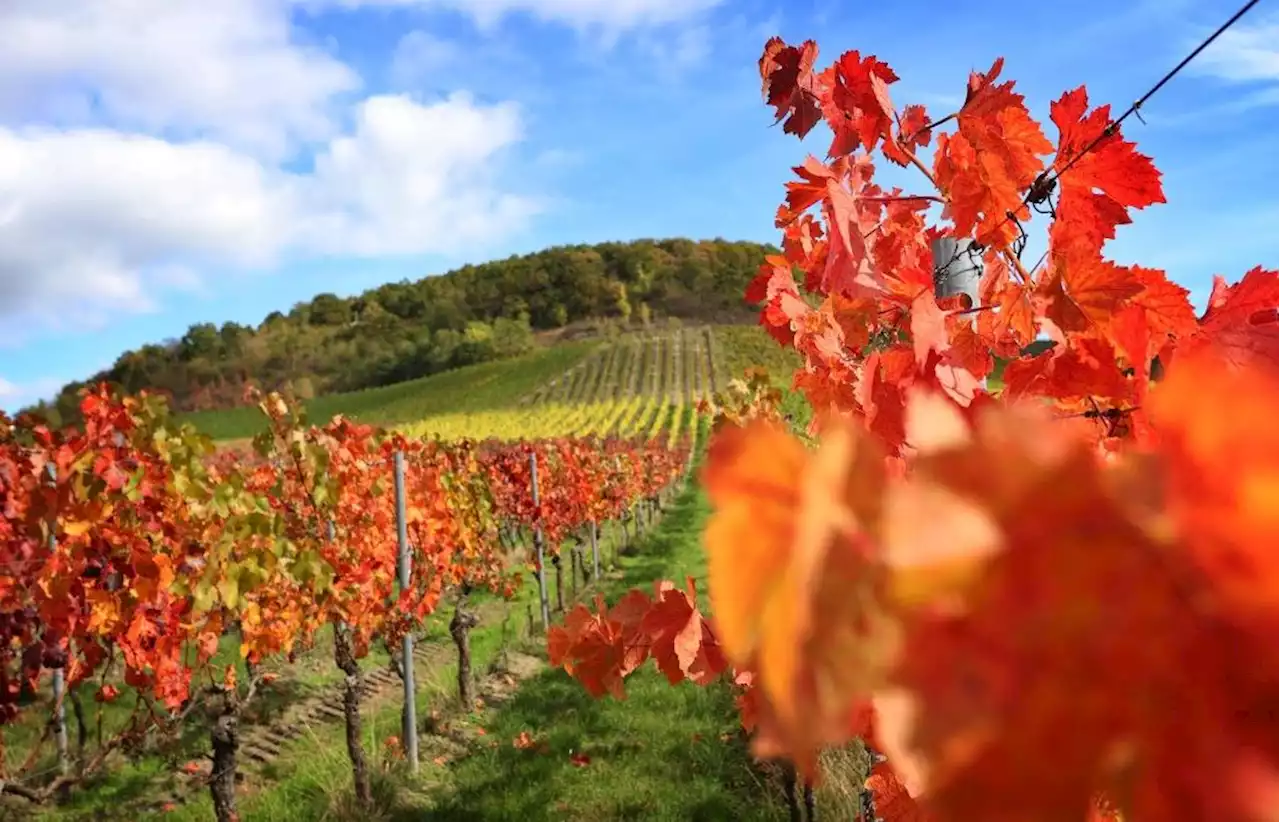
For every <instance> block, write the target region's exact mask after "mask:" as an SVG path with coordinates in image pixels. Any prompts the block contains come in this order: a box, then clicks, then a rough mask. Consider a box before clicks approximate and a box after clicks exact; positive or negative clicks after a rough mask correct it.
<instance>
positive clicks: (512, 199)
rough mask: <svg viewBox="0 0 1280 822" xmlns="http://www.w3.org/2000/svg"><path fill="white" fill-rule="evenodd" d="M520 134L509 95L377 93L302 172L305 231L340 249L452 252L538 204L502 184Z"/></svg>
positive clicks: (317, 244)
mask: <svg viewBox="0 0 1280 822" xmlns="http://www.w3.org/2000/svg"><path fill="white" fill-rule="evenodd" d="M520 137H521V127H520V115H519V111H518V110H517V109H516V107H515V106H514V105H513V104H510V103H500V104H497V105H492V106H481V105H478V104H477V103H475V102H474V101H473V100H472V99H471V98H470V97H469V96H468V95H465V94H455V95H452V96H450V97H449V98H448V99H446V100H443V101H441V102H439V103H435V104H433V105H430V106H422V105H419V104H417V103H415V102H413V101H412V100H411V99H410V98H408V97H405V96H383V97H374V98H371V99H369V100H367V101H365V102H364V103H363V104H362V105H361V106H360V110H359V113H358V115H357V117H356V128H355V131H354V133H353V134H352V135H351V136H349V137H343V138H340V139H338V140H335V141H333V142H332V143H331V144H330V145H329V146H328V148H326V149H325V150H324V151H323V152H321V153H319V154H318V155H317V156H316V159H315V172H314V174H313V175H311V176H309V177H307V178H304V179H301V180H299V184H300V185H299V189H298V190H299V192H300V194H301V196H302V199H303V203H304V206H305V213H304V214H303V215H302V219H301V220H300V224H299V226H298V229H299V231H300V236H299V241H300V242H301V243H302V245H303V246H304V247H306V248H309V249H312V250H315V251H321V252H325V253H338V254H344V253H345V254H361V255H377V254H410V253H421V252H425V251H444V252H448V251H453V250H456V249H459V248H460V247H462V246H463V245H465V244H468V243H474V242H480V241H483V240H484V239H486V238H487V237H489V236H491V235H494V234H498V233H503V232H505V231H506V230H509V229H510V228H511V227H513V226H518V225H520V224H522V223H523V222H524V221H525V220H526V219H527V218H529V217H531V216H532V215H533V214H534V213H535V212H536V211H537V204H536V203H535V202H534V201H533V200H531V199H529V198H526V197H521V196H518V195H514V194H507V193H504V192H503V191H502V190H501V188H500V179H501V178H500V176H499V169H498V167H497V166H496V165H495V160H497V159H499V158H500V156H501V154H502V152H503V151H504V150H505V149H506V148H507V147H509V146H511V145H514V144H515V143H516V142H517V141H519V139H520Z"/></svg>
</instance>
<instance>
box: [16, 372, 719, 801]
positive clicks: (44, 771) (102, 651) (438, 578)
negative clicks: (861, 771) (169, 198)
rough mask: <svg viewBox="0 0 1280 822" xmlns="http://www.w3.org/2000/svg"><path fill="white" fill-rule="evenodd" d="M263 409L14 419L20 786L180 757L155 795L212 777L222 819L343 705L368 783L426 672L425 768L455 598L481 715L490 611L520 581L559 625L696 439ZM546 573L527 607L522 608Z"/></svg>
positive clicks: (102, 404)
mask: <svg viewBox="0 0 1280 822" xmlns="http://www.w3.org/2000/svg"><path fill="white" fill-rule="evenodd" d="M259 405H260V413H263V415H264V418H265V420H266V422H267V425H268V428H269V431H268V432H267V433H266V434H264V435H262V436H260V437H259V438H258V440H257V441H256V442H255V453H254V454H253V455H247V454H245V453H243V452H239V451H216V450H215V449H214V448H213V445H212V443H211V442H210V441H209V440H208V438H207V437H204V436H202V435H199V434H197V433H196V432H195V431H194V429H192V428H191V427H190V426H188V425H179V424H177V423H175V422H174V421H173V420H172V419H171V418H170V417H169V416H168V414H167V412H166V410H165V408H164V405H163V403H161V402H157V401H155V400H154V399H152V398H145V397H143V398H127V399H120V398H118V397H115V396H113V395H111V394H110V393H109V392H108V391H106V390H105V389H99V390H98V391H96V392H93V393H90V394H88V395H87V396H86V397H85V399H84V401H83V404H82V411H83V413H84V415H85V420H86V425H85V429H84V431H80V432H75V431H72V430H68V431H66V432H53V431H50V430H48V429H46V428H44V427H43V426H41V425H39V424H33V423H30V422H24V421H21V420H20V421H18V422H17V423H16V424H14V423H11V422H9V421H7V420H0V494H2V496H0V501H2V502H3V510H4V511H5V519H4V520H3V525H4V532H3V533H2V534H0V537H2V539H3V545H4V546H5V556H4V563H3V566H0V605H2V613H3V616H4V622H3V630H4V632H5V639H6V642H5V645H4V648H3V651H2V653H3V659H0V678H2V683H0V684H3V686H4V687H3V691H0V708H2V709H3V716H4V720H5V721H4V748H3V750H4V752H5V763H6V774H5V779H4V780H3V782H2V783H0V786H2V790H3V793H4V795H5V798H6V800H8V799H11V798H14V797H18V798H20V801H22V802H25V803H32V804H33V805H34V806H40V805H43V804H47V803H49V802H50V801H52V800H59V801H60V804H61V805H62V806H63V807H70V808H74V807H75V805H76V803H77V801H78V798H77V796H76V794H77V792H78V791H79V792H82V793H84V794H85V795H86V796H89V797H91V796H92V791H91V790H90V789H89V788H86V787H85V786H89V785H92V784H93V782H94V781H95V780H99V779H101V778H103V777H104V775H105V774H107V773H109V772H110V771H111V770H112V769H113V768H115V769H120V768H124V769H127V770H130V771H131V772H132V773H133V775H134V777H135V778H137V779H145V776H144V775H146V774H150V775H151V776H152V777H157V776H159V777H161V778H158V779H154V780H153V781H154V784H152V785H151V790H150V791H149V793H151V794H152V797H151V800H150V802H149V805H150V807H151V808H152V809H153V810H162V811H165V812H169V813H173V812H177V811H178V810H179V808H180V806H181V805H182V804H184V802H185V801H186V800H188V799H189V798H190V797H191V795H192V794H193V793H196V794H199V793H200V791H197V790H194V789H195V788H196V786H199V785H201V784H206V783H207V785H208V788H207V790H206V791H204V793H205V794H207V797H208V800H209V801H211V803H212V806H213V810H214V813H215V815H216V816H217V817H218V818H219V819H233V818H237V816H238V811H237V808H236V802H237V797H236V784H237V780H238V779H239V778H240V776H242V775H243V774H242V773H241V770H242V768H245V767H247V768H248V769H250V770H252V769H255V768H257V769H260V768H262V767H264V766H269V765H270V764H271V762H272V760H273V759H274V758H275V757H276V756H277V755H279V754H280V753H281V752H282V750H283V749H284V748H286V747H288V745H289V744H290V743H291V742H292V741H293V740H295V739H296V738H297V737H298V736H299V734H300V733H301V732H302V730H303V729H304V728H306V727H309V726H313V725H315V724H316V723H318V722H323V721H324V720H325V719H326V718H329V719H330V720H334V721H337V722H340V723H344V724H345V726H346V728H347V735H348V740H349V743H348V751H349V755H350V774H351V777H350V778H351V779H352V780H353V782H352V784H353V786H354V787H353V789H352V790H353V795H354V796H355V798H356V801H358V802H364V803H367V802H368V801H369V800H370V798H371V794H370V791H371V790H372V788H371V787H370V774H371V771H372V770H373V766H372V765H371V764H370V762H371V760H370V757H371V756H373V755H374V754H373V753H371V752H370V753H366V751H365V749H364V745H363V739H364V735H365V731H364V730H363V728H362V716H361V709H360V704H361V702H362V701H363V700H369V699H371V698H376V697H378V696H379V695H383V696H385V694H386V693H387V692H388V691H391V692H394V691H395V690H397V686H398V687H399V688H400V689H401V690H403V692H404V693H405V694H406V696H405V699H404V702H403V708H402V710H403V711H404V712H405V714H404V715H405V716H406V717H407V718H406V719H405V722H404V725H403V730H402V732H401V734H400V735H396V734H391V735H389V736H387V737H386V738H385V741H386V743H387V745H389V746H390V747H389V748H387V750H390V751H391V752H392V753H393V754H395V756H394V757H393V758H394V759H397V760H399V759H404V758H407V759H408V761H410V762H411V763H413V764H415V765H416V764H417V759H418V752H417V742H416V738H417V732H418V729H419V723H418V722H417V721H416V719H415V718H414V717H415V713H416V710H417V704H418V694H417V692H416V690H415V685H414V681H415V674H417V675H423V674H425V675H427V676H437V675H438V673H439V671H438V669H439V668H440V667H441V663H442V662H443V661H447V660H446V659H445V658H444V656H443V654H442V652H441V650H440V649H439V648H438V647H434V646H431V645H430V643H428V644H425V645H416V644H415V642H416V641H421V640H423V639H428V638H429V635H430V633H431V619H432V618H433V617H434V615H435V614H436V612H437V611H440V612H441V613H442V614H443V613H444V612H445V611H446V609H447V611H448V614H449V619H448V624H447V632H448V636H449V638H450V639H451V641H452V643H453V645H454V646H455V656H454V659H453V661H452V665H453V667H454V669H455V671H456V680H457V681H456V694H455V697H454V702H455V703H456V704H458V705H460V706H463V709H464V710H463V712H464V713H467V712H469V710H470V709H471V708H472V706H473V705H474V704H476V700H477V698H478V697H477V694H476V687H477V681H478V680H479V679H480V677H479V676H477V675H476V674H475V673H474V672H473V671H472V667H471V666H472V664H473V663H472V660H471V649H470V634H471V632H472V630H474V629H476V628H477V626H478V625H479V624H480V621H481V619H482V617H484V616H489V617H493V616H494V615H495V614H496V613H497V611H495V608H496V607H498V603H503V605H502V606H501V608H500V610H501V611H502V612H503V614H504V616H503V619H502V632H503V640H504V645H505V644H506V642H507V641H508V640H510V639H516V638H519V637H520V636H527V635H528V634H529V633H530V631H532V630H535V629H536V630H538V631H543V630H545V629H546V628H547V627H548V619H549V618H550V614H552V613H555V612H560V611H563V610H564V609H565V607H566V598H569V599H570V600H571V599H572V597H574V596H576V595H577V594H578V592H579V589H580V588H583V590H585V586H587V585H590V584H591V583H599V582H600V580H601V574H602V572H604V571H607V570H608V569H609V568H611V567H613V566H615V565H616V564H617V563H618V561H619V554H620V552H621V551H623V550H625V549H626V546H627V545H628V544H630V543H631V542H633V541H634V540H636V539H637V538H638V536H639V533H640V531H641V530H643V529H645V528H647V527H649V526H651V525H652V523H653V521H654V519H655V518H656V516H657V513H658V511H659V508H660V505H661V502H662V500H664V499H666V498H668V497H669V495H670V494H671V493H672V491H673V490H674V489H675V487H676V486H675V483H677V482H678V481H679V480H680V478H682V477H683V476H684V474H685V471H686V469H687V467H688V462H689V458H690V453H691V452H690V447H691V442H690V440H689V438H684V439H679V440H676V441H674V442H672V440H671V438H670V437H669V436H664V437H663V438H661V439H652V440H645V439H621V438H610V439H597V438H585V439H584V438H556V439H548V440H525V441H523V442H520V443H518V444H514V445H503V444H501V443H499V442H498V441H496V440H486V441H475V440H470V439H468V440H459V441H450V442H446V441H442V440H438V439H412V438H407V437H405V436H404V435H401V434H392V433H389V432H384V431H380V430H378V429H375V428H373V427H371V426H367V425H361V424H357V423H352V422H350V421H348V420H345V419H342V418H336V419H334V420H333V421H331V422H329V423H327V424H325V425H323V426H315V425H309V424H308V423H307V422H306V421H305V418H304V417H303V416H302V415H301V414H300V411H299V409H298V408H297V407H296V406H291V405H290V404H289V403H287V402H286V401H285V400H283V399H282V398H280V397H279V396H276V395H270V396H267V397H263V398H262V399H261V402H260V404H259ZM673 407H674V406H673ZM688 429H689V433H690V434H691V435H692V433H693V432H694V431H696V427H694V426H692V425H690V426H689V427H688ZM534 583H536V585H535V584H534ZM531 586H532V589H531ZM531 590H532V596H533V601H531V602H530V603H529V604H530V607H529V609H528V616H527V617H526V615H525V614H524V613H523V612H521V611H520V610H519V609H518V608H513V606H514V605H515V604H517V603H519V602H520V601H522V600H523V598H527V597H529V596H530V595H531ZM486 592H487V595H486ZM326 657H328V658H329V660H330V662H329V663H328V671H327V672H323V673H322V672H321V669H322V668H324V667H326V666H325V665H324V659H325V658H326ZM361 660H363V665H362V662H361ZM405 660H413V661H416V662H417V663H418V664H417V665H412V664H411V665H407V666H406V665H405V662H404V661H405ZM421 669H425V670H421ZM69 709H70V710H69ZM350 740H356V742H354V743H351V742H350ZM384 747H386V746H384ZM201 750H203V754H202V753H201ZM184 759H185V761H183V760H184ZM163 763H168V766H167V769H166V766H165V765H164V764H163ZM155 795H159V796H160V797H161V798H160V799H155ZM84 799H85V796H81V797H79V801H83V800H84ZM6 807H8V805H6Z"/></svg>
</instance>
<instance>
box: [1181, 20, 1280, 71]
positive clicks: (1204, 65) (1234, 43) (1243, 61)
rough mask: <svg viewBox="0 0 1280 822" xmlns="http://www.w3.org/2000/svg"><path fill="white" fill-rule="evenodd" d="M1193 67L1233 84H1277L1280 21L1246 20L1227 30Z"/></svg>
mask: <svg viewBox="0 0 1280 822" xmlns="http://www.w3.org/2000/svg"><path fill="white" fill-rule="evenodd" d="M1191 66H1192V68H1194V70H1195V71H1197V72H1199V73H1200V74H1206V75H1209V76H1212V77H1217V78H1219V79H1222V80H1227V81H1229V82H1235V83H1247V82H1257V81H1266V82H1271V83H1275V82H1276V81H1277V80H1280V18H1277V17H1276V16H1275V15H1274V14H1273V15H1271V16H1269V17H1263V18H1260V19H1256V20H1252V21H1250V20H1248V18H1245V19H1244V20H1242V21H1241V22H1238V23H1236V25H1235V26H1233V27H1232V28H1229V29H1227V30H1226V31H1224V32H1223V33H1222V34H1221V35H1220V36H1219V37H1218V39H1217V40H1215V41H1213V43H1212V45H1210V46H1209V47H1208V48H1207V49H1205V50H1204V51H1203V52H1202V53H1201V54H1200V56H1198V57H1197V58H1196V59H1195V61H1194V62H1192V64H1191Z"/></svg>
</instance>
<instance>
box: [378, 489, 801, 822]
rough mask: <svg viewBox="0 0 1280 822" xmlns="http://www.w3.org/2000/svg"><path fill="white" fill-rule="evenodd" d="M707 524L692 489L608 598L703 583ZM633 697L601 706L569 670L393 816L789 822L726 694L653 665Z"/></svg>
mask: <svg viewBox="0 0 1280 822" xmlns="http://www.w3.org/2000/svg"><path fill="white" fill-rule="evenodd" d="M706 515H707V504H706V500H705V498H704V497H703V495H702V493H701V490H700V489H698V488H697V487H696V486H693V485H691V486H690V487H689V488H688V489H686V490H685V491H684V492H683V493H682V495H681V496H680V497H678V498H677V500H676V502H675V504H674V505H673V506H672V508H671V510H670V511H669V512H668V514H667V515H666V517H665V518H664V519H663V521H662V522H661V523H660V525H659V526H658V527H657V528H656V529H654V531H652V532H651V533H650V535H649V536H648V538H647V539H646V540H645V542H644V543H643V544H642V545H641V546H640V551H639V553H638V554H637V555H635V556H630V557H623V558H622V565H621V571H622V573H621V574H620V575H618V578H617V579H615V580H614V581H613V582H612V584H611V585H610V586H608V589H607V590H606V592H605V593H606V597H607V598H610V599H612V597H614V596H616V595H617V594H620V593H621V592H623V591H624V590H626V589H627V588H630V587H633V586H648V585H650V584H652V582H653V581H654V580H655V579H661V578H673V579H676V580H681V579H683V578H684V577H685V576H686V575H690V576H693V577H694V578H695V579H698V580H700V582H701V583H705V563H704V561H703V556H702V550H701V545H700V535H701V532H702V525H703V522H704V520H705V518H706ZM700 587H701V588H703V589H705V584H702V585H700ZM627 690H628V698H627V700H626V701H623V702H619V701H616V700H612V699H601V700H597V699H593V698H592V697H591V696H590V695H589V694H587V692H586V691H585V690H584V689H583V688H582V686H581V685H579V684H578V683H577V682H574V681H572V680H571V679H569V677H568V676H566V675H565V674H564V673H563V672H562V671H559V670H544V671H543V672H542V673H540V674H538V675H536V676H535V677H534V678H532V679H530V680H528V681H526V682H525V683H524V684H523V685H522V686H521V687H520V689H519V691H518V692H517V693H516V694H515V696H514V697H513V698H512V699H511V700H509V701H508V702H506V703H505V704H504V705H502V706H501V707H499V708H498V709H496V710H495V711H493V712H492V713H491V714H490V715H489V716H487V717H486V718H485V728H486V730H487V732H488V734H489V735H490V736H492V737H495V738H496V739H498V740H500V744H499V745H497V746H496V747H487V748H482V749H480V750H479V751H478V752H477V753H475V754H473V755H472V756H470V757H467V758H465V759H463V760H461V761H459V762H458V763H457V764H456V765H454V766H452V767H451V768H450V769H449V772H448V773H447V775H446V776H445V778H444V779H443V781H442V785H441V787H440V788H439V789H438V790H437V792H436V798H435V799H434V801H433V802H432V803H431V804H430V806H429V809H428V810H426V811H425V813H424V812H422V811H419V812H418V815H415V816H401V817H397V818H398V819H404V820H408V819H411V818H412V819H431V820H494V821H495V822H496V821H497V820H513V822H516V821H519V820H527V821H528V822H536V820H580V822H587V821H588V820H591V821H592V822H608V821H609V820H633V819H634V820H673V822H674V820H682V821H683V820H774V819H779V818H781V817H782V814H781V810H780V808H779V805H778V802H777V799H776V794H772V793H770V792H769V791H768V790H767V788H766V786H765V785H764V784H763V780H762V779H761V777H759V776H758V775H756V773H755V772H754V771H753V770H752V768H751V766H750V758H749V756H748V754H747V751H746V748H745V745H744V743H743V742H742V740H741V735H740V733H739V729H740V724H739V721H738V717H737V712H736V710H735V709H734V706H733V700H732V696H731V694H730V692H729V689H728V688H727V687H724V686H714V687H710V688H698V687H696V686H693V685H690V684H688V683H684V684H682V685H680V686H676V687H672V686H670V685H668V684H667V681H666V679H665V678H663V677H662V676H661V675H660V674H659V673H657V672H656V671H655V670H653V668H652V663H649V664H648V665H647V666H646V667H645V669H643V670H641V671H640V672H638V673H637V674H635V675H634V676H632V677H631V678H630V679H628V681H627ZM522 732H523V733H527V734H529V735H530V736H531V737H532V739H533V740H534V742H535V746H534V748H533V749H524V750H522V749H520V748H517V747H515V746H514V745H512V744H511V740H513V739H515V738H516V737H517V736H519V735H520V734H521V733H522ZM575 757H577V759H576V761H575Z"/></svg>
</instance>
